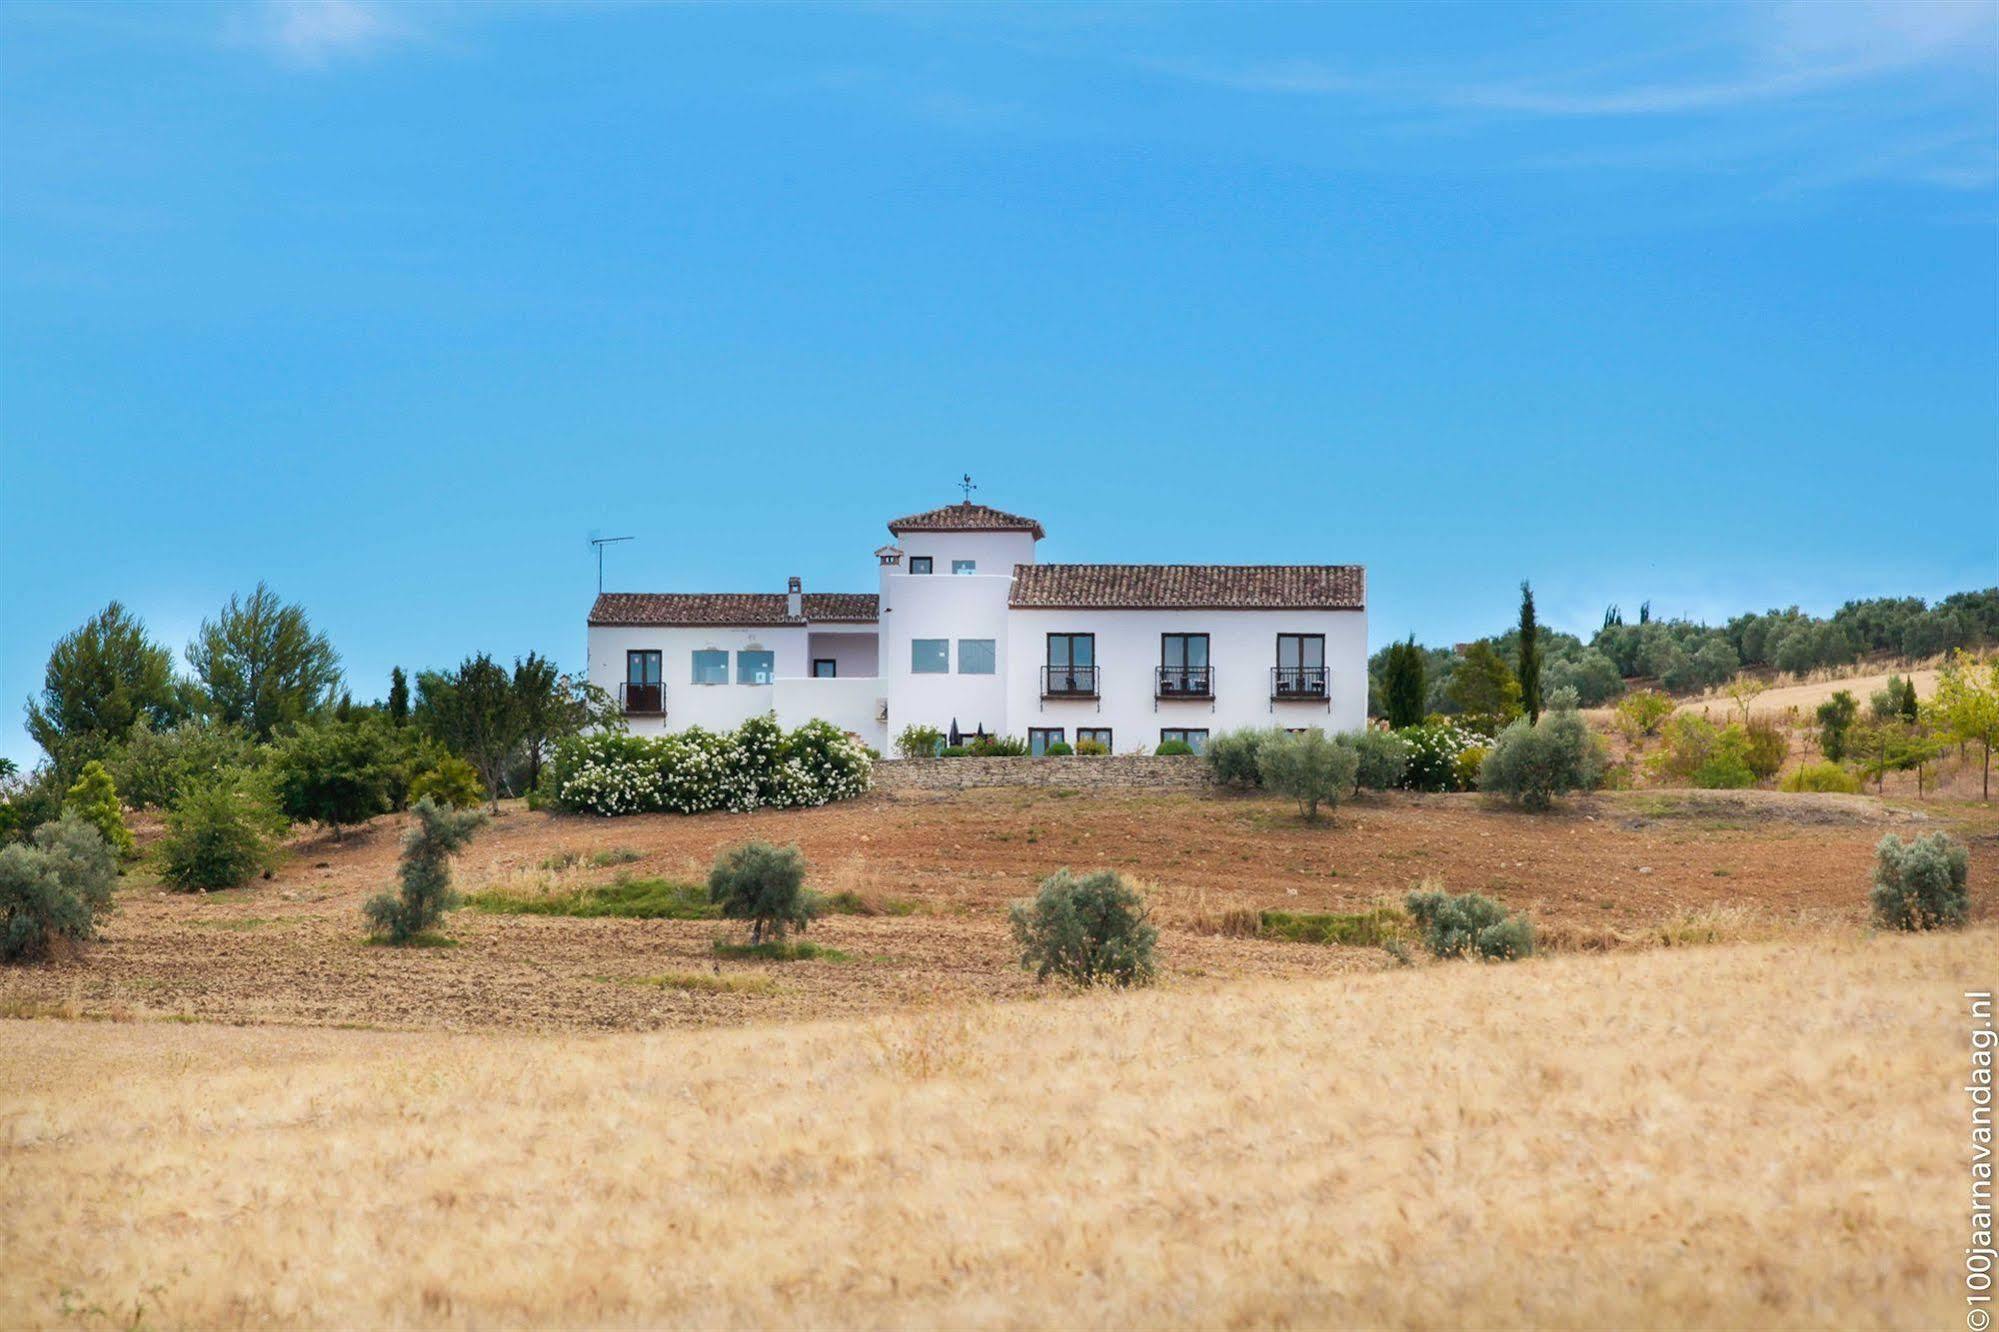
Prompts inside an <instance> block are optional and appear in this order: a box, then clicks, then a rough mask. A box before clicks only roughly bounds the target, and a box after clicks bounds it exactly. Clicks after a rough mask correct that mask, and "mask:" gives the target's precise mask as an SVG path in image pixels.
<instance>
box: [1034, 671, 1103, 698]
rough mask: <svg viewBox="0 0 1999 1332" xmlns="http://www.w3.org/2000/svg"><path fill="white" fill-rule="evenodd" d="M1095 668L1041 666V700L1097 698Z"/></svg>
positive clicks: (1096, 673) (1096, 672) (1096, 674)
mask: <svg viewBox="0 0 1999 1332" xmlns="http://www.w3.org/2000/svg"><path fill="white" fill-rule="evenodd" d="M1100 669H1101V668H1100V667H1096V666H1043V667H1042V668H1041V696H1042V697H1043V698H1095V697H1096V696H1097V684H1098V679H1097V676H1098V672H1099V670H1100Z"/></svg>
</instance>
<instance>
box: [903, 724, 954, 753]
mask: <svg viewBox="0 0 1999 1332" xmlns="http://www.w3.org/2000/svg"><path fill="white" fill-rule="evenodd" d="M943 747H944V733H943V732H942V731H940V730H938V729H937V728H936V727H935V726H905V727H903V728H902V734H900V735H898V736H896V738H895V752H896V754H897V755H898V756H899V757H901V758H906V759H910V758H935V757H937V751H938V750H940V749H942V748H943Z"/></svg>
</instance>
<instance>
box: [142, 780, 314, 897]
mask: <svg viewBox="0 0 1999 1332" xmlns="http://www.w3.org/2000/svg"><path fill="white" fill-rule="evenodd" d="M283 827H284V818H283V816H281V815H280V814H278V813H277V811H276V810H273V809H272V808H271V807H270V806H269V804H267V803H266V802H265V801H263V800H262V799H261V798H260V797H259V795H258V793H257V792H256V791H255V790H253V789H252V788H251V787H250V786H249V785H248V784H247V783H246V782H244V781H243V780H242V779H241V776H240V774H238V775H231V774H223V775H221V776H219V777H217V778H214V779H211V780H210V781H209V782H207V783H206V784H204V785H197V786H191V787H189V788H187V789H186V790H184V791H182V792H181V793H180V795H179V796H178V797H177V798H176V799H175V801H174V805H173V808H172V810H171V811H169V812H168V814H167V831H166V836H165V837H164V838H162V839H161V841H160V878H161V879H163V880H164V881H165V882H166V883H167V885H168V886H169V887H172V888H177V889H179V890H180V891H182V892H211V891H214V890H215V889H219V888H235V887H239V886H240V885H242V884H245V883H248V882H249V881H250V880H251V879H253V878H255V877H256V876H257V875H259V874H261V873H263V872H264V871H265V870H266V869H268V868H269V867H270V864H271V861H272V858H273V855H274V848H273V845H272V839H273V838H274V837H275V836H276V835H277V834H278V833H279V832H281V831H282V830H283Z"/></svg>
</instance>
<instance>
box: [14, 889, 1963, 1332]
mask: <svg viewBox="0 0 1999 1332" xmlns="http://www.w3.org/2000/svg"><path fill="white" fill-rule="evenodd" d="M1995 943H1999V935H1995V933H1994V932H1993V931H1992V930H1991V929H1989V928H1979V929H1975V930H1972V931H1969V932H1966V933H1963V934H1957V935H1952V936H1947V937H1922V938H1900V937H1894V938H1891V937H1867V936H1864V935H1862V934H1860V933H1858V932H1854V933H1849V934H1838V935H1831V936H1822V937H1819V938H1815V939H1813V940H1811V941H1810V942H1792V943H1777V944H1757V945H1748V944H1744V945H1732V946H1723V947H1711V948H1696V949H1668V950H1659V951H1652V952H1644V953H1613V954H1607V955H1569V956H1561V957H1551V958H1545V959H1536V960H1532V961H1529V962H1524V963H1519V964H1514V965H1511V966H1503V967H1501V966H1479V965H1475V964H1447V965H1434V966H1425V967H1418V968H1414V969H1409V970H1395V971H1388V972H1378V973H1373V974H1367V975H1357V976H1349V977H1341V978H1336V979H1329V980H1316V981H1284V982H1262V983H1250V984H1246V985H1239V986H1225V987H1216V988H1212V989H1204V990H1193V989H1189V990H1165V991H1158V992H1151V993H1134V994H1114V993H1091V994H1082V995H1076V996H1071V997H1063V998H1053V997H1051V998H1049V999H1045V1000H1043V1001H1039V1002H1015V1003H1008V1004H989V1005H984V1006H966V1007H953V1008H946V1009H941V1010H933V1011H929V1012H920V1013H902V1014H896V1015H890V1016H886V1017H876V1018H867V1019H851V1020H844V1021H839V1022H826V1023H817V1024H792V1025H781V1026H780V1025H772V1026H749V1027H739V1028H732V1029H724V1030H708V1031H688V1032H661V1033H653V1034H644V1035H632V1034H620V1035H613V1036H601V1037H577V1036H570V1037H525V1036H519V1035H468V1034H451V1033H421V1032H379V1031H346V1030H338V1029H332V1028H314V1029H298V1028H283V1027H251V1028H234V1027H226V1026H219V1025H195V1024H177V1023H164V1022H122V1023H121V1022H83V1023H76V1022H57V1021H35V1022H13V1023H8V1024H6V1027H5V1033H4V1047H0V1087H4V1088H5V1090H4V1092H0V1250H4V1251H5V1253H6V1254H7V1264H8V1277H7V1280H6V1281H5V1283H4V1284H0V1324H5V1325H8V1326H14V1325H48V1326H82V1327H94V1326H107V1327H108V1326H131V1325H139V1326H156V1325H167V1326H200V1327H208V1326H219V1327H236V1326H273V1325H276V1326H294V1325H308V1324H309V1325H319V1326H378V1325H379V1326H464V1327H472V1326H491V1325H495V1324H504V1325H550V1324H560V1325H572V1326H584V1325H591V1326H595V1325H639V1324H675V1325H697V1326H731V1327H742V1326H765V1325H777V1326H858V1327H924V1326H938V1325H976V1326H993V1327H1036V1326H1097V1327H1109V1326H1133V1325H1146V1326H1223V1325H1229V1326H1242V1325H1247V1326H1311V1325H1322V1324H1347V1325H1355V1324H1358V1325H1410V1326H1439V1327H1441V1326H1472V1327H1503V1326H1521V1325H1557V1326H1583V1325H1593V1326H1624V1327H1630V1326H1769V1327H1778V1326H1790V1327H1796V1326H1879V1327H1902V1326H1915V1325H1942V1324H1943V1323H1944V1321H1945V1320H1946V1319H1947V1318H1948V1317H1950V1316H1951V1315H1952V1313H1953V1310H1955V1309H1957V1308H1958V1307H1960V1306H1958V1305H1957V1304H1956V1301H1957V1300H1958V1298H1959V1292H1958V1290H1957V1287H1956V1283H1957V1281H1958V1280H1959V1279H1960V1278H1959V1272H1958V1267H1957V1260H1958V1257H1959V1253H1960V1249H1961V1247H1962V1245H1963V1243H1964V1236H1963V1234H1962V1233H1961V1231H1962V1229H1963V1225H1962V1221H1963V1215H1962V1214H1963V1211H1964V1208H1963V1206H1962V1203H1963V1195H1964V1190H1965V1187H1966V1182H1967V1180H1966V1166H1965V1164H1964V1155H1963V1150H1962V1148H1963V1146H1964V1141H1965V1138H1964V1133H1963V1132H1962V1130H1963V1128H1964V1122H1963V1119H1964V1108H1963V1105H1962V1098H1961V1094H1960V1093H1959V1092H1958V1091H1956V1090H1955V1089H1956V1088H1958V1087H1960V1086H1961V1085H1962V1079H1963V1075H1964V1071H1965V1068H1966V1061H1967V1045H1966V1035H1965V1030H1964V1027H1965V1023H1964V1019H1963V1017H1962V1014H1961V1000H1960V998H1959V996H1960V993H1961V991H1963V990H1964V989H1965V988H1967V986H1968V985H1970V984H1972V983H1973V982H1974V981H1975V982H1977V983H1979V984H1981V985H1983V986H1986V987H1990V985H1991V984H1992V982H1993V981H1995V980H1999V947H1995Z"/></svg>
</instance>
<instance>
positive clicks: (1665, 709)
mask: <svg viewBox="0 0 1999 1332" xmlns="http://www.w3.org/2000/svg"><path fill="white" fill-rule="evenodd" d="M1672 715H1673V700H1672V699H1670V698H1668V697H1666V695H1664V694H1662V693H1660V692H1659V691H1658V690H1656V689H1634V690H1632V691H1631V692H1630V693H1628V694H1626V695H1625V696H1624V697H1623V698H1620V699H1618V700H1617V725H1618V729H1619V730H1621V731H1623V732H1624V734H1625V736H1626V737H1627V738H1629V739H1630V741H1631V742H1632V743H1633V744H1637V743H1639V742H1640V741H1641V740H1642V738H1643V737H1645V736H1648V735H1657V734H1658V733H1659V727H1660V725H1661V724H1662V723H1663V722H1664V721H1665V720H1666V718H1668V717H1670V716H1672Z"/></svg>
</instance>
